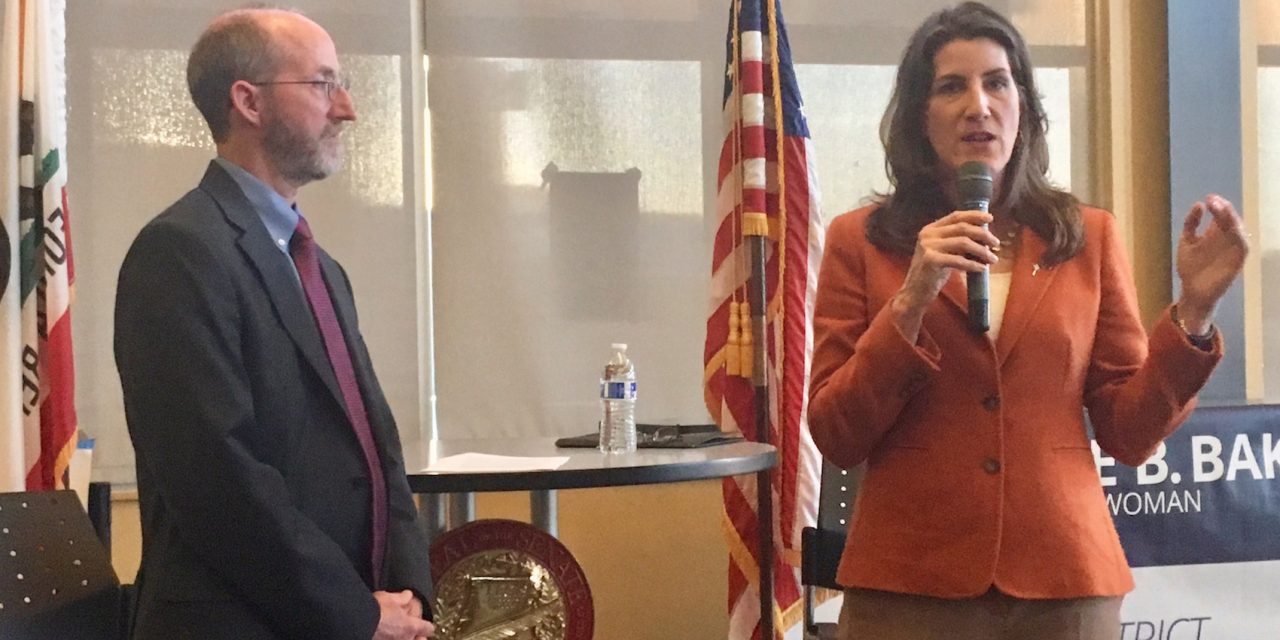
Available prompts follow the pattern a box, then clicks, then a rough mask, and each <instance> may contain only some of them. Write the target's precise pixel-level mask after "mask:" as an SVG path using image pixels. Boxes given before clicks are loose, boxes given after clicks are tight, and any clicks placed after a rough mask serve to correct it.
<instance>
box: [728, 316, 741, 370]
mask: <svg viewBox="0 0 1280 640" xmlns="http://www.w3.org/2000/svg"><path fill="white" fill-rule="evenodd" d="M739 306H740V304H739V303H737V302H730V303H729V339H728V340H727V341H726V342H727V343H728V344H727V346H725V349H724V372H725V374H726V375H731V376H738V375H742V357H741V353H742V318H741V316H740V315H739V311H738V307H739Z"/></svg>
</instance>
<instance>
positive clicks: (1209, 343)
mask: <svg viewBox="0 0 1280 640" xmlns="http://www.w3.org/2000/svg"><path fill="white" fill-rule="evenodd" d="M1169 319H1170V320H1173V323H1174V324H1176V325H1178V328H1179V329H1181V330H1182V334H1183V335H1185V336H1187V340H1190V341H1191V344H1193V345H1195V346H1196V348H1198V349H1200V350H1201V351H1213V334H1215V333H1217V332H1218V328H1217V327H1216V326H1214V324H1213V323H1212V322H1211V323H1209V330H1208V331H1205V332H1204V333H1201V334H1195V333H1191V331H1190V330H1188V329H1187V321H1186V320H1183V319H1182V318H1180V317H1178V305H1176V304H1175V305H1173V307H1172V308H1171V309H1169Z"/></svg>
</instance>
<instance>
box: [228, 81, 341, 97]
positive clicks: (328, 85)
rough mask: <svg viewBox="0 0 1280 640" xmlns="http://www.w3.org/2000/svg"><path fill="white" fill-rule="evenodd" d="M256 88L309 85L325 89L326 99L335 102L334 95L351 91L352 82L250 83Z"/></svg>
mask: <svg viewBox="0 0 1280 640" xmlns="http://www.w3.org/2000/svg"><path fill="white" fill-rule="evenodd" d="M249 84H251V85H253V86H255V87H264V86H270V85H273V84H309V85H311V86H313V87H322V88H323V89H324V97H326V98H328V99H329V100H333V94H334V93H336V92H337V91H338V89H342V90H343V91H350V90H351V81H350V80H349V79H347V78H346V77H342V78H338V79H336V80H268V81H265V82H250V83H249Z"/></svg>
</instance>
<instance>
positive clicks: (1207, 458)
mask: <svg viewBox="0 0 1280 640" xmlns="http://www.w3.org/2000/svg"><path fill="white" fill-rule="evenodd" d="M1093 450H1094V459H1095V461H1096V462H1097V464H1098V473H1099V475H1100V476H1101V478H1102V485H1103V490H1104V491H1105V493H1106V499H1107V507H1108V509H1109V510H1110V511H1111V514H1112V517H1113V518H1114V519H1115V524H1116V529H1117V530H1118V531H1119V533H1120V540H1121V542H1122V543H1123V545H1124V550H1125V554H1126V555H1127V556H1128V558H1129V564H1130V565H1131V566H1133V567H1153V566H1169V565H1190V564H1216V563H1227V562H1255V561H1265V560H1277V559H1280V533H1278V532H1280V477H1277V476H1280V406H1277V405H1257V406H1237V407H1212V408H1202V409H1197V410H1196V411H1195V412H1194V413H1193V414H1192V415H1191V417H1190V418H1188V419H1187V421H1186V423H1185V424H1183V425H1182V427H1181V428H1180V429H1178V431H1177V432H1175V433H1174V434H1173V435H1172V436H1170V437H1169V438H1168V439H1167V440H1166V441H1165V442H1164V444H1162V445H1160V449H1159V450H1158V451H1157V452H1156V453H1155V455H1153V456H1152V457H1151V458H1150V459H1148V460H1147V462H1146V463H1145V464H1143V465H1142V466H1140V467H1137V468H1131V467H1126V466H1124V465H1122V464H1119V463H1117V462H1116V461H1115V460H1114V459H1113V458H1111V457H1109V456H1107V455H1106V454H1105V453H1103V452H1101V451H1099V449H1098V445H1097V443H1096V442H1095V443H1094V445H1093Z"/></svg>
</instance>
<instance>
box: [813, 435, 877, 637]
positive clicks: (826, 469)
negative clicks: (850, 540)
mask: <svg viewBox="0 0 1280 640" xmlns="http://www.w3.org/2000/svg"><path fill="white" fill-rule="evenodd" d="M861 481H862V467H861V466H858V467H854V468H853V469H850V470H848V471H846V470H844V469H841V468H840V467H837V466H836V465H834V464H831V463H830V462H828V461H826V460H823V461H822V485H821V488H820V489H819V492H818V523H817V524H818V526H817V527H806V528H805V529H804V531H803V532H802V534H801V536H802V537H801V540H800V582H801V583H802V584H803V585H804V626H805V634H806V637H808V638H829V637H834V635H833V634H834V632H835V626H834V625H819V624H817V623H816V622H815V621H814V619H813V607H814V602H813V600H814V593H813V589H814V587H825V588H827V589H836V590H839V589H841V588H842V587H841V586H840V584H839V583H837V582H836V569H837V568H838V567H839V566H840V555H841V554H842V553H843V552H844V541H845V533H846V532H847V531H848V529H849V514H850V513H851V512H852V510H853V501H854V499H855V498H856V497H857V495H858V486H859V485H860V484H861Z"/></svg>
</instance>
